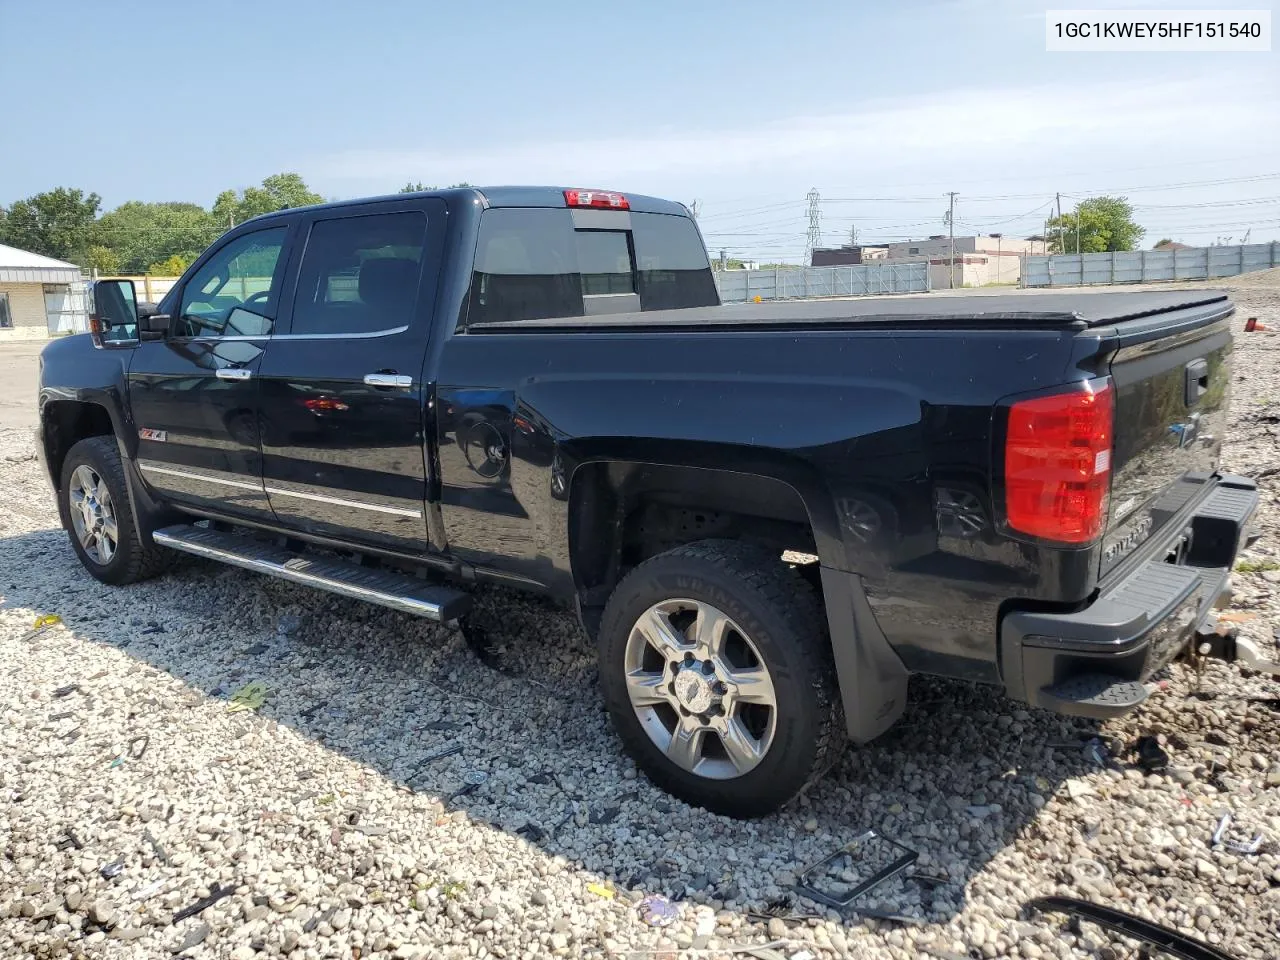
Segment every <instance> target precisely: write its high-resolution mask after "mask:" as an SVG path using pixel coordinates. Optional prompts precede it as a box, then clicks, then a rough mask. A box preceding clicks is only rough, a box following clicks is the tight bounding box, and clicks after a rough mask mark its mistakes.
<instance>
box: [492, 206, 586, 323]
mask: <svg viewBox="0 0 1280 960" xmlns="http://www.w3.org/2000/svg"><path fill="white" fill-rule="evenodd" d="M575 243H576V241H575V238H574V232H573V220H572V218H571V217H570V216H569V211H568V210H552V209H545V210H544V209H519V208H517V209H496V210H487V211H485V213H484V216H483V217H482V218H481V220H480V237H479V239H478V240H477V242H476V259H475V266H474V268H473V270H474V272H473V273H472V275H471V295H470V299H469V304H468V309H467V323H501V322H503V321H508V320H542V319H546V318H548V317H580V316H582V315H583V313H584V309H583V303H582V281H581V280H580V278H579V275H578V252H577V249H576V246H575Z"/></svg>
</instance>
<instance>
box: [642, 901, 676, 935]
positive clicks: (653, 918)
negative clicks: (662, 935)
mask: <svg viewBox="0 0 1280 960" xmlns="http://www.w3.org/2000/svg"><path fill="white" fill-rule="evenodd" d="M637 910H638V911H639V913H640V919H641V920H643V921H644V922H645V923H647V924H648V925H649V926H651V927H669V926H671V924H673V923H675V922H676V917H678V916H679V915H680V908H679V907H677V906H676V905H675V904H674V903H672V902H671V901H670V900H668V899H667V898H666V897H663V896H660V895H659V894H656V893H652V894H650V895H649V896H647V897H645V898H644V899H643V900H641V901H640V903H639V904H638V905H637Z"/></svg>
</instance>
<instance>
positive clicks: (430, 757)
mask: <svg viewBox="0 0 1280 960" xmlns="http://www.w3.org/2000/svg"><path fill="white" fill-rule="evenodd" d="M461 752H462V745H461V744H458V743H455V744H454V745H453V746H451V747H445V748H444V749H443V750H437V751H436V752H435V753H429V754H427V755H426V756H425V757H423V758H422V759H421V760H419V761H418V765H417V766H416V767H414V768H413V771H412V772H411V773H410V774H409V775H408V776H407V777H405V778H404V779H405V783H408V782H409V781H411V780H413V779H415V778H416V777H417V776H418V774H419V773H420V772H421V771H422V768H423V767H425V766H426V765H427V764H429V763H435V762H436V761H437V760H443V759H444V758H445V757H452V756H453V755H454V754H458V753H461Z"/></svg>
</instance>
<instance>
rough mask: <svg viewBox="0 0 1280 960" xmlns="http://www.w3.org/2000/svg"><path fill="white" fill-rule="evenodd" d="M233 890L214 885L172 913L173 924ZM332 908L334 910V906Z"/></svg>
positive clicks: (221, 898)
mask: <svg viewBox="0 0 1280 960" xmlns="http://www.w3.org/2000/svg"><path fill="white" fill-rule="evenodd" d="M235 892H236V888H235V887H230V886H228V887H220V886H217V885H215V886H214V887H213V889H211V890H210V891H209V895H208V896H207V897H204V898H203V899H200V900H197V901H196V902H195V903H193V904H191V905H190V906H187V907H183V908H182V909H181V910H179V911H178V912H177V913H175V914H174V915H173V923H175V924H176V923H181V922H182V921H183V920H186V919H187V918H188V917H194V916H196V914H199V913H203V912H204V911H206V910H208V909H209V908H210V907H212V906H213V905H214V904H215V903H217V902H218V901H219V900H223V899H225V898H227V897H229V896H231V894H233V893H235ZM334 909H335V912H336V908H334Z"/></svg>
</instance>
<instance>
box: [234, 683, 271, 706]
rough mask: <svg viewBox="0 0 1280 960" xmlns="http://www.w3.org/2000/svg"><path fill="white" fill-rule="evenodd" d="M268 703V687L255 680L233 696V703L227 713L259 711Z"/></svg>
mask: <svg viewBox="0 0 1280 960" xmlns="http://www.w3.org/2000/svg"><path fill="white" fill-rule="evenodd" d="M266 702H267V685H266V684H265V683H262V682H261V681H258V680H255V681H253V682H252V683H246V684H245V685H244V686H243V687H241V688H240V689H239V690H237V691H235V693H233V694H231V702H230V703H229V704H227V713H240V712H242V711H244V710H257V709H258V708H259V707H261V706H262V705H263V704H264V703H266Z"/></svg>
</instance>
